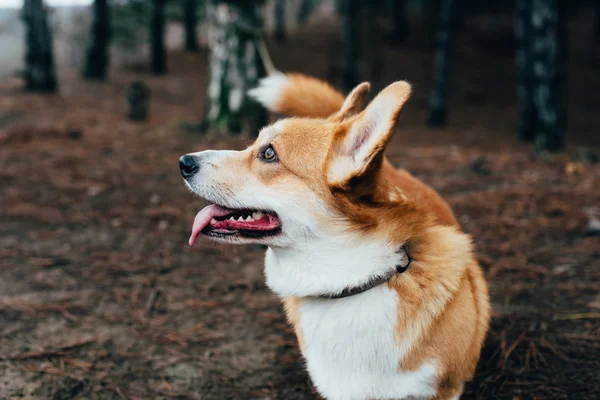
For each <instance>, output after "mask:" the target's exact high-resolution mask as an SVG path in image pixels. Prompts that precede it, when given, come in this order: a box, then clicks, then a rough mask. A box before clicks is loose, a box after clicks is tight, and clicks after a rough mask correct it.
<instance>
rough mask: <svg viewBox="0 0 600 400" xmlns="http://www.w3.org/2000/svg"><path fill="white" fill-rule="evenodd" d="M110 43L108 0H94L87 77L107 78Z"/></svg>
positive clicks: (84, 64)
mask: <svg viewBox="0 0 600 400" xmlns="http://www.w3.org/2000/svg"><path fill="white" fill-rule="evenodd" d="M109 43H110V9H109V6H108V0H94V3H93V5H92V25H91V32H90V38H89V43H88V48H87V51H86V55H85V61H84V63H83V71H82V75H83V77H84V78H87V79H99V80H104V79H106V72H107V69H108V59H109Z"/></svg>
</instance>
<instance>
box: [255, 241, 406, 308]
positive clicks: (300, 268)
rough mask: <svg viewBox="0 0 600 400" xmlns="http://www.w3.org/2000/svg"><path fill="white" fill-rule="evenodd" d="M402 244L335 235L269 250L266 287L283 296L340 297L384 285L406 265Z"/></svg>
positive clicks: (266, 261) (266, 262) (266, 264)
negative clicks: (352, 290) (377, 283)
mask: <svg viewBox="0 0 600 400" xmlns="http://www.w3.org/2000/svg"><path fill="white" fill-rule="evenodd" d="M401 247H402V244H394V243H390V242H385V241H381V240H375V239H369V238H365V237H351V236H349V235H343V236H341V235H332V236H328V237H326V238H325V237H321V238H318V239H317V238H314V239H310V240H308V241H304V242H302V243H301V244H300V243H299V245H298V246H294V247H286V248H269V250H267V256H266V260H265V274H266V278H267V285H268V286H269V287H270V288H271V290H273V291H274V292H275V293H277V294H278V295H280V296H297V297H337V296H340V295H342V294H344V293H345V291H347V290H348V289H349V288H355V287H363V286H365V285H368V284H369V282H373V281H378V280H380V281H381V283H383V282H384V281H385V280H386V279H389V277H390V276H391V275H392V274H394V271H396V268H397V266H398V265H406V258H405V256H406V254H405V253H403V252H399V251H398V250H399V248H401Z"/></svg>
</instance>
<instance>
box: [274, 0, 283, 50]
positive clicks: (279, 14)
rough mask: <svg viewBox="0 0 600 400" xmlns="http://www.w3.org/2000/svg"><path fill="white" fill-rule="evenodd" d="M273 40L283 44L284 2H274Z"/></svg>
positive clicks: (279, 0) (278, 0) (281, 0)
mask: <svg viewBox="0 0 600 400" xmlns="http://www.w3.org/2000/svg"><path fill="white" fill-rule="evenodd" d="M274 10H275V18H274V20H275V39H276V40H277V41H278V42H279V43H283V42H285V0H275V7H274Z"/></svg>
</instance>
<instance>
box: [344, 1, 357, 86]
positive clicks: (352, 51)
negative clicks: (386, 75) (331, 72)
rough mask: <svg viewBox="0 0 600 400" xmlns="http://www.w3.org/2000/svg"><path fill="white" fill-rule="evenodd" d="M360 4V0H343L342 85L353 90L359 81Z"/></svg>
mask: <svg viewBox="0 0 600 400" xmlns="http://www.w3.org/2000/svg"><path fill="white" fill-rule="evenodd" d="M360 5H361V1H360V0H343V4H342V13H343V23H342V30H343V32H342V38H343V52H344V53H343V58H344V59H343V67H342V68H343V72H342V85H343V86H344V89H346V90H351V89H352V88H354V86H356V85H357V84H358V83H359V82H358V80H359V73H358V70H359V68H358V63H359V57H360Z"/></svg>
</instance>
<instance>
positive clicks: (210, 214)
mask: <svg viewBox="0 0 600 400" xmlns="http://www.w3.org/2000/svg"><path fill="white" fill-rule="evenodd" d="M233 211H234V210H230V209H228V208H224V207H221V206H218V205H216V204H211V205H210V206H207V207H204V208H203V209H202V210H200V212H198V214H196V218H194V225H193V226H192V235H191V236H190V240H189V241H188V243H189V244H190V246H193V245H194V243H195V242H196V239H197V238H198V235H199V234H200V232H202V230H203V229H204V228H206V226H207V225H208V224H209V223H210V220H211V219H213V218H215V217H222V216H224V215H229V214H231V213H232V212H233Z"/></svg>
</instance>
